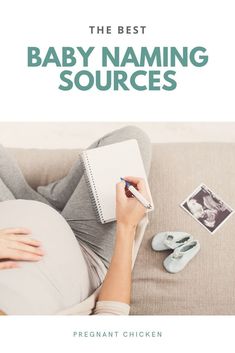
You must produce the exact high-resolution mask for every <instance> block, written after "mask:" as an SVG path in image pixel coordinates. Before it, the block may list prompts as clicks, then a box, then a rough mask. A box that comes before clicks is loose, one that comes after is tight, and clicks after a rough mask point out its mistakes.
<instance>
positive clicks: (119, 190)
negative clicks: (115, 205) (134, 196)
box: [116, 181, 126, 201]
mask: <svg viewBox="0 0 235 353" xmlns="http://www.w3.org/2000/svg"><path fill="white" fill-rule="evenodd" d="M125 186H126V183H125V181H120V182H119V183H117V184H116V198H117V200H118V201H122V200H125V199H126V192H125Z"/></svg>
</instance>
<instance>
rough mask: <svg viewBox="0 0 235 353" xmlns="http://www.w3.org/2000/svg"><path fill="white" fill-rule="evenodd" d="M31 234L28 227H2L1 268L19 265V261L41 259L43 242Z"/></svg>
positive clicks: (0, 232)
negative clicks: (33, 237)
mask: <svg viewBox="0 0 235 353" xmlns="http://www.w3.org/2000/svg"><path fill="white" fill-rule="evenodd" d="M30 234H31V232H30V230H29V229H27V228H8V229H0V270H2V269H9V268H16V267H19V266H18V264H17V261H39V260H41V258H42V256H43V251H42V249H41V248H40V246H41V243H40V242H39V241H37V240H35V239H32V238H31V237H30ZM10 260H11V261H10ZM12 260H13V261H12Z"/></svg>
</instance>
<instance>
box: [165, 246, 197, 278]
mask: <svg viewBox="0 0 235 353" xmlns="http://www.w3.org/2000/svg"><path fill="white" fill-rule="evenodd" d="M199 250H200V244H199V241H198V240H192V241H189V242H187V243H186V244H184V245H181V246H180V247H178V248H176V249H175V250H174V251H173V253H171V254H170V255H169V256H167V257H166V258H165V260H164V262H163V265H164V267H165V269H166V270H167V271H168V272H170V273H177V272H180V271H181V270H183V268H184V267H185V266H186V265H187V264H188V263H189V261H191V260H192V258H193V257H194V256H195V255H196V254H197V253H198V251H199Z"/></svg>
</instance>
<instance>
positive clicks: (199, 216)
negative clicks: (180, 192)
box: [180, 184, 234, 234]
mask: <svg viewBox="0 0 235 353" xmlns="http://www.w3.org/2000/svg"><path fill="white" fill-rule="evenodd" d="M180 206H181V207H182V208H183V209H184V210H185V211H187V212H188V213H189V214H190V215H191V216H192V217H193V218H194V219H195V220H196V221H198V222H199V223H201V225H202V226H204V227H205V228H206V229H207V230H208V231H209V232H210V233H211V234H213V233H215V231H216V230H217V229H218V228H219V227H220V226H221V225H222V224H223V223H224V222H225V221H226V220H227V219H228V217H230V216H231V215H232V213H233V212H234V210H233V209H232V208H231V207H229V206H228V205H227V204H226V203H225V202H224V201H223V200H222V199H221V198H220V197H218V196H217V195H216V194H215V193H214V192H212V191H211V189H209V188H208V187H207V186H206V185H205V184H201V185H200V186H199V187H198V188H197V189H196V190H194V191H193V193H192V194H191V195H190V196H188V197H187V199H186V200H185V201H184V202H182V204H181V205H180Z"/></svg>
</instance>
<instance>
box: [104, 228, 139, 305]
mask: <svg viewBox="0 0 235 353" xmlns="http://www.w3.org/2000/svg"><path fill="white" fill-rule="evenodd" d="M135 230H136V229H135V227H127V226H123V225H120V224H117V231H116V242H115V247H114V253H113V257H112V260H111V264H110V266H109V270H108V272H107V275H106V277H105V280H104V283H103V285H102V288H101V291H100V294H99V297H98V300H99V301H118V302H123V303H126V304H129V303H130V296H131V268H132V247H133V241H134V237H135Z"/></svg>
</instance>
